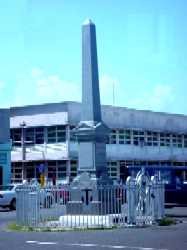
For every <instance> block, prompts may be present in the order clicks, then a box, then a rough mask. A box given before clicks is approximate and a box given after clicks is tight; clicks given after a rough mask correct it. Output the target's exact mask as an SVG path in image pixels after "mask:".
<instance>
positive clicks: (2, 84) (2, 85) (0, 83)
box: [0, 81, 5, 90]
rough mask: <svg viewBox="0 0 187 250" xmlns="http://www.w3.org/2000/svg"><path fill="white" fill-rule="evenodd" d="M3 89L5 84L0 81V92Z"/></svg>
mask: <svg viewBox="0 0 187 250" xmlns="http://www.w3.org/2000/svg"><path fill="white" fill-rule="evenodd" d="M4 88H5V83H4V82H3V81H0V90H2V89H4Z"/></svg>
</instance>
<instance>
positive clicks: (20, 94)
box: [11, 68, 81, 106]
mask: <svg viewBox="0 0 187 250" xmlns="http://www.w3.org/2000/svg"><path fill="white" fill-rule="evenodd" d="M80 93H81V92H80V86H79V85H78V84H77V83H75V82H71V81H66V80H64V79H61V78H60V77H59V76H58V75H48V74H46V72H44V71H43V70H42V69H39V68H33V69H32V70H31V71H30V72H29V74H28V75H24V76H22V79H20V80H19V81H18V82H17V84H16V89H15V98H14V100H13V101H12V102H13V103H12V104H11V106H21V105H29V104H39V103H50V102H63V101H80V99H81V98H80Z"/></svg>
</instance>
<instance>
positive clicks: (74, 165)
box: [70, 161, 77, 177]
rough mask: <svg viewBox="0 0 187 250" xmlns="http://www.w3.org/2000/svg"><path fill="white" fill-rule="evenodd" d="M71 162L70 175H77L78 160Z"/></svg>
mask: <svg viewBox="0 0 187 250" xmlns="http://www.w3.org/2000/svg"><path fill="white" fill-rule="evenodd" d="M70 164H71V166H70V176H71V177H75V176H76V175H77V161H71V162H70Z"/></svg>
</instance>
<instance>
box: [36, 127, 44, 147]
mask: <svg viewBox="0 0 187 250" xmlns="http://www.w3.org/2000/svg"><path fill="white" fill-rule="evenodd" d="M35 143H36V144H43V143H44V128H43V127H38V128H35Z"/></svg>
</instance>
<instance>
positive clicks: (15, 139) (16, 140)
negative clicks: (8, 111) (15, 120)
mask: <svg viewBox="0 0 187 250" xmlns="http://www.w3.org/2000/svg"><path fill="white" fill-rule="evenodd" d="M11 139H12V143H13V146H21V128H15V129H12V130H11Z"/></svg>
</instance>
